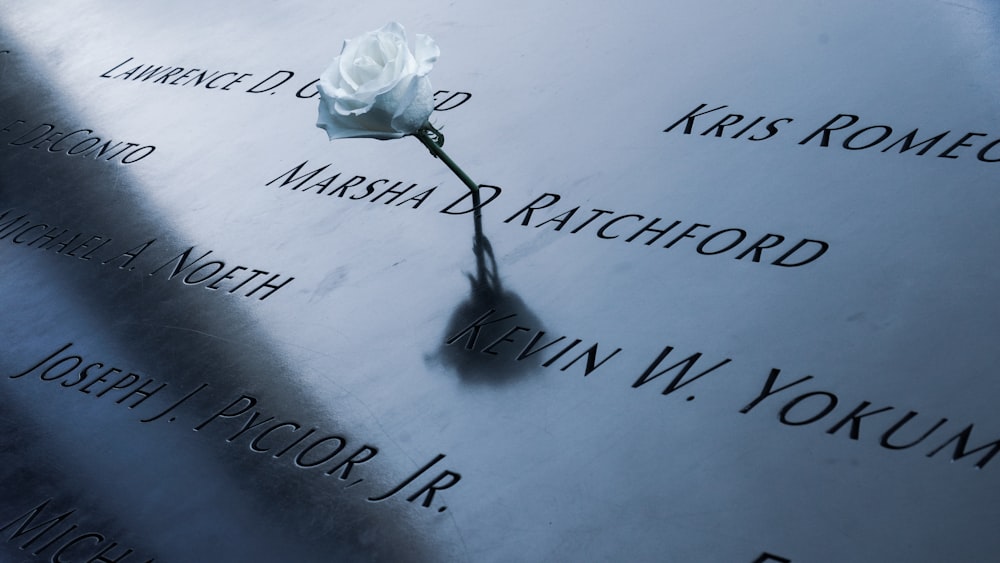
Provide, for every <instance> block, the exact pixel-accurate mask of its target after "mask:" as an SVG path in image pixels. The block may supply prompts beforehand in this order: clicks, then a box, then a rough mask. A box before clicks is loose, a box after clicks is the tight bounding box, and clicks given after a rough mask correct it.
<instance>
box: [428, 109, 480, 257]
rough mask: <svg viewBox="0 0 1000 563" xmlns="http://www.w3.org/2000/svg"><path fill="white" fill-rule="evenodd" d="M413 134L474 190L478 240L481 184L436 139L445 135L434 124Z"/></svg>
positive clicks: (473, 203)
mask: <svg viewBox="0 0 1000 563" xmlns="http://www.w3.org/2000/svg"><path fill="white" fill-rule="evenodd" d="M413 136H414V137H416V138H417V139H419V140H420V142H421V143H423V144H424V146H425V147H427V150H429V151H431V154H433V155H434V156H436V157H437V158H439V159H441V161H442V162H444V163H445V165H446V166H447V167H448V168H450V169H451V171H452V172H454V173H455V175H456V176H458V178H459V179H460V180H462V183H464V184H465V186H466V187H467V188H469V191H470V192H472V205H473V207H474V211H473V214H472V218H473V220H474V221H475V227H476V237H477V240H478V239H479V238H481V237H482V236H483V223H482V213H480V211H479V208H480V206H481V205H482V198H481V197H480V195H479V184H477V183H475V182H473V181H472V178H469V175H468V174H466V173H465V171H463V170H462V169H461V168H459V167H458V165H457V164H455V161H454V160H452V159H451V157H450V156H448V154H447V153H446V152H444V149H442V148H441V145H439V144H438V143H437V141H435V137H437V138H441V139H443V138H444V137H443V135H441V133H440V132H438V131H437V129H434V126H433V125H431V124H429V123H428V124H427V125H425V126H424V127H422V128H420V129H418V130H417V132H416V133H413ZM442 143H443V141H442Z"/></svg>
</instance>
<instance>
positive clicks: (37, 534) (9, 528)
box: [0, 499, 156, 563]
mask: <svg viewBox="0 0 1000 563" xmlns="http://www.w3.org/2000/svg"><path fill="white" fill-rule="evenodd" d="M50 504H54V503H53V500H52V499H46V500H44V501H42V502H41V503H39V504H37V505H35V506H34V507H32V508H30V509H29V510H28V511H27V512H25V513H23V514H20V515H18V516H16V517H14V518H13V519H12V520H10V521H6V522H4V525H3V526H2V527H0V534H3V535H4V536H7V542H8V543H14V544H15V545H17V547H18V548H19V549H21V550H24V551H28V552H29V553H30V554H31V555H34V556H35V557H40V556H44V557H47V558H48V560H49V561H52V562H53V563H70V562H71V561H87V562H91V561H93V562H100V561H105V562H115V563H132V562H133V561H135V562H136V563H138V562H139V561H142V560H143V559H144V558H143V557H139V556H135V557H133V555H135V551H134V550H133V549H132V548H127V547H125V546H120V545H119V544H118V542H116V541H114V540H112V539H111V538H110V537H108V535H107V534H105V533H101V532H96V531H85V530H88V528H87V527H85V525H84V526H81V522H80V520H78V518H79V517H80V515H79V514H77V513H76V509H75V508H71V509H69V510H66V511H62V510H61V509H57V508H55V507H54V506H50ZM60 512H61V514H60ZM8 534H9V535H8ZM154 561H156V560H155V559H152V558H149V559H145V563H153V562H154Z"/></svg>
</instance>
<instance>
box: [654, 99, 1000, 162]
mask: <svg viewBox="0 0 1000 563" xmlns="http://www.w3.org/2000/svg"><path fill="white" fill-rule="evenodd" d="M708 105H709V104H700V105H698V107H696V108H694V109H693V110H691V111H689V112H688V113H687V115H685V116H684V117H681V118H680V119H678V120H677V121H675V122H674V123H673V124H671V125H670V126H668V127H667V128H666V129H664V130H663V132H664V133H670V132H671V131H675V130H678V131H680V132H681V134H683V135H693V134H694V135H699V136H702V137H707V136H711V137H718V138H723V137H724V138H727V139H740V138H743V139H746V140H748V141H766V140H768V139H771V138H774V137H776V136H777V135H779V134H780V133H781V132H782V131H786V130H794V129H795V126H793V125H789V124H791V123H792V122H794V121H795V119H794V118H791V117H779V118H776V119H771V118H768V117H767V116H763V115H761V116H758V117H755V118H753V119H750V114H743V113H726V112H724V111H720V110H725V109H726V108H727V107H729V106H725V105H722V106H718V107H715V108H711V109H705V108H706V107H708ZM808 131H809V132H808V133H806V134H805V136H803V137H798V138H799V140H798V144H799V145H807V146H811V147H839V148H841V149H844V150H849V151H863V150H876V151H878V152H882V153H891V154H907V153H908V154H909V155H915V156H925V155H927V154H930V155H931V156H936V157H938V158H947V159H957V158H960V157H964V158H966V159H967V160H969V159H971V158H972V155H975V158H976V160H978V161H979V162H987V163H990V162H1000V137H997V136H995V135H991V134H990V133H976V132H972V131H969V132H965V133H961V132H952V131H951V130H950V129H949V130H947V131H943V132H937V131H934V132H932V133H928V132H926V129H925V131H923V132H922V131H921V130H920V128H919V127H914V128H912V129H911V128H909V127H903V128H900V127H898V126H896V127H893V126H892V125H888V124H871V123H870V122H864V121H862V119H861V116H859V115H855V114H853V113H838V114H837V115H835V116H833V117H832V118H830V119H829V120H828V121H827V122H826V123H823V124H822V125H819V126H818V127H815V126H810V127H809V129H808ZM801 134H802V131H801V130H800V131H799V132H798V133H797V135H801ZM980 137H985V138H980ZM945 139H947V141H946V140H945ZM969 149H972V150H969ZM911 151H912V152H911Z"/></svg>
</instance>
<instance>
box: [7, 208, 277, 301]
mask: <svg viewBox="0 0 1000 563" xmlns="http://www.w3.org/2000/svg"><path fill="white" fill-rule="evenodd" d="M28 215H29V214H28V213H27V212H22V213H19V212H18V211H17V210H15V209H8V210H6V211H4V212H3V213H0V240H9V241H10V242H11V244H14V245H17V246H23V247H26V248H37V249H39V250H48V251H52V252H55V253H56V254H58V255H60V256H69V257H71V258H76V259H79V260H84V261H92V262H94V263H97V264H99V265H101V266H108V265H110V266H115V267H116V269H117V270H124V271H129V272H130V271H133V270H135V269H137V268H138V267H139V266H143V267H144V268H145V269H146V271H147V272H148V275H150V276H155V275H158V274H159V275H165V276H166V277H167V279H168V280H175V279H176V280H179V281H180V282H181V283H183V284H184V285H185V286H197V287H203V288H205V289H209V290H224V292H225V293H231V294H239V295H242V296H243V297H256V298H257V299H259V300H264V299H267V298H268V297H270V296H271V295H272V294H274V293H275V292H276V291H278V290H280V289H282V288H284V287H286V286H287V285H288V284H289V283H291V282H292V280H294V279H295V278H294V277H290V276H284V275H282V274H272V273H271V272H269V271H267V270H260V269H257V268H253V267H250V266H240V265H236V266H232V265H230V264H228V263H227V262H226V261H224V260H217V259H214V257H213V258H212V259H210V258H209V256H210V255H212V254H213V251H212V250H207V251H205V252H202V253H201V254H200V255H198V252H196V251H195V247H194V246H192V247H189V248H187V249H185V250H182V251H180V252H177V251H176V250H175V251H172V252H169V253H168V254H165V253H160V252H158V251H157V250H154V251H153V252H151V253H150V252H149V250H150V248H156V249H158V248H159V246H161V245H158V244H156V240H157V239H155V238H154V239H149V240H147V241H145V242H143V243H141V244H138V245H127V246H126V245H118V246H116V245H114V244H112V243H113V239H112V238H111V237H108V236H105V235H98V234H91V233H86V232H82V231H76V230H74V229H70V228H67V227H60V226H56V225H52V224H50V223H47V222H44V221H36V220H34V218H29V216H28ZM153 255H155V256H156V257H154V256H153ZM164 256H169V258H167V259H166V260H164V259H163V258H164Z"/></svg>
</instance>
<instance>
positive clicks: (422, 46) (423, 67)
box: [413, 33, 441, 76]
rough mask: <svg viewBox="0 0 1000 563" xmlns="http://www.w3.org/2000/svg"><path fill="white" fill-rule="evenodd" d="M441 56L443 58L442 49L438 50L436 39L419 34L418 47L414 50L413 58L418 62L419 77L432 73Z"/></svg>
mask: <svg viewBox="0 0 1000 563" xmlns="http://www.w3.org/2000/svg"><path fill="white" fill-rule="evenodd" d="M439 56H441V49H440V48H438V45H437V43H436V42H435V41H434V39H432V38H431V37H430V36H429V35H423V34H421V33H418V34H417V45H416V48H415V49H414V50H413V58H414V59H416V61H417V70H416V73H417V75H418V76H424V75H425V74H427V73H428V72H430V71H431V67H433V66H434V63H436V62H437V60H438V57H439Z"/></svg>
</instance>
